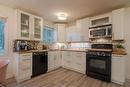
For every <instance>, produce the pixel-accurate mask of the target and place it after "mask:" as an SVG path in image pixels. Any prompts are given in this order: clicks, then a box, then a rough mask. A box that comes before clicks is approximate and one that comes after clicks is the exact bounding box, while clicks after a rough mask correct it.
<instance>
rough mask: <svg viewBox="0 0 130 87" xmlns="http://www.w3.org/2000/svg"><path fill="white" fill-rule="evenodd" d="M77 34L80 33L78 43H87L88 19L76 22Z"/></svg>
mask: <svg viewBox="0 0 130 87" xmlns="http://www.w3.org/2000/svg"><path fill="white" fill-rule="evenodd" d="M76 23H77V28H78V32H77V33H80V36H79V37H80V41H89V23H90V22H89V18H84V19H81V20H78V21H77V22H76Z"/></svg>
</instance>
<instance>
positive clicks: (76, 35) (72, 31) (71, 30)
mask: <svg viewBox="0 0 130 87" xmlns="http://www.w3.org/2000/svg"><path fill="white" fill-rule="evenodd" d="M66 41H67V42H75V41H80V32H78V28H77V26H76V25H72V26H69V27H67V28H66Z"/></svg>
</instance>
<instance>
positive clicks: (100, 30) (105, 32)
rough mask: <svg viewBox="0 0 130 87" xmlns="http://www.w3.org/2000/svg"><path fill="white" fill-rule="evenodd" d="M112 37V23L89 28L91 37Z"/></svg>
mask: <svg viewBox="0 0 130 87" xmlns="http://www.w3.org/2000/svg"><path fill="white" fill-rule="evenodd" d="M100 37H110V38H111V37H112V24H109V25H103V26H98V27H90V28H89V38H100Z"/></svg>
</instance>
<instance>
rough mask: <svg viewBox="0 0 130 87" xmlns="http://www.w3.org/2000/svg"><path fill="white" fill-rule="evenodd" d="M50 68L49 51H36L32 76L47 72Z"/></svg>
mask: <svg viewBox="0 0 130 87" xmlns="http://www.w3.org/2000/svg"><path fill="white" fill-rule="evenodd" d="M47 70H48V52H34V53H33V59H32V77H35V76H38V75H41V74H44V73H46V72H47Z"/></svg>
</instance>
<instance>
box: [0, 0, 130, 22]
mask: <svg viewBox="0 0 130 87" xmlns="http://www.w3.org/2000/svg"><path fill="white" fill-rule="evenodd" d="M128 2H130V0H0V4H2V5H6V6H10V7H13V8H19V9H23V10H26V11H29V12H32V13H35V14H37V15H39V16H42V17H43V18H44V19H47V20H50V21H52V22H60V21H59V20H57V18H56V13H57V12H66V13H67V14H68V15H69V16H68V19H67V21H66V22H68V21H73V20H75V19H78V18H82V17H85V16H89V15H94V14H97V13H101V12H106V11H110V10H112V9H115V8H119V7H122V6H125V5H127V4H128Z"/></svg>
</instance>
